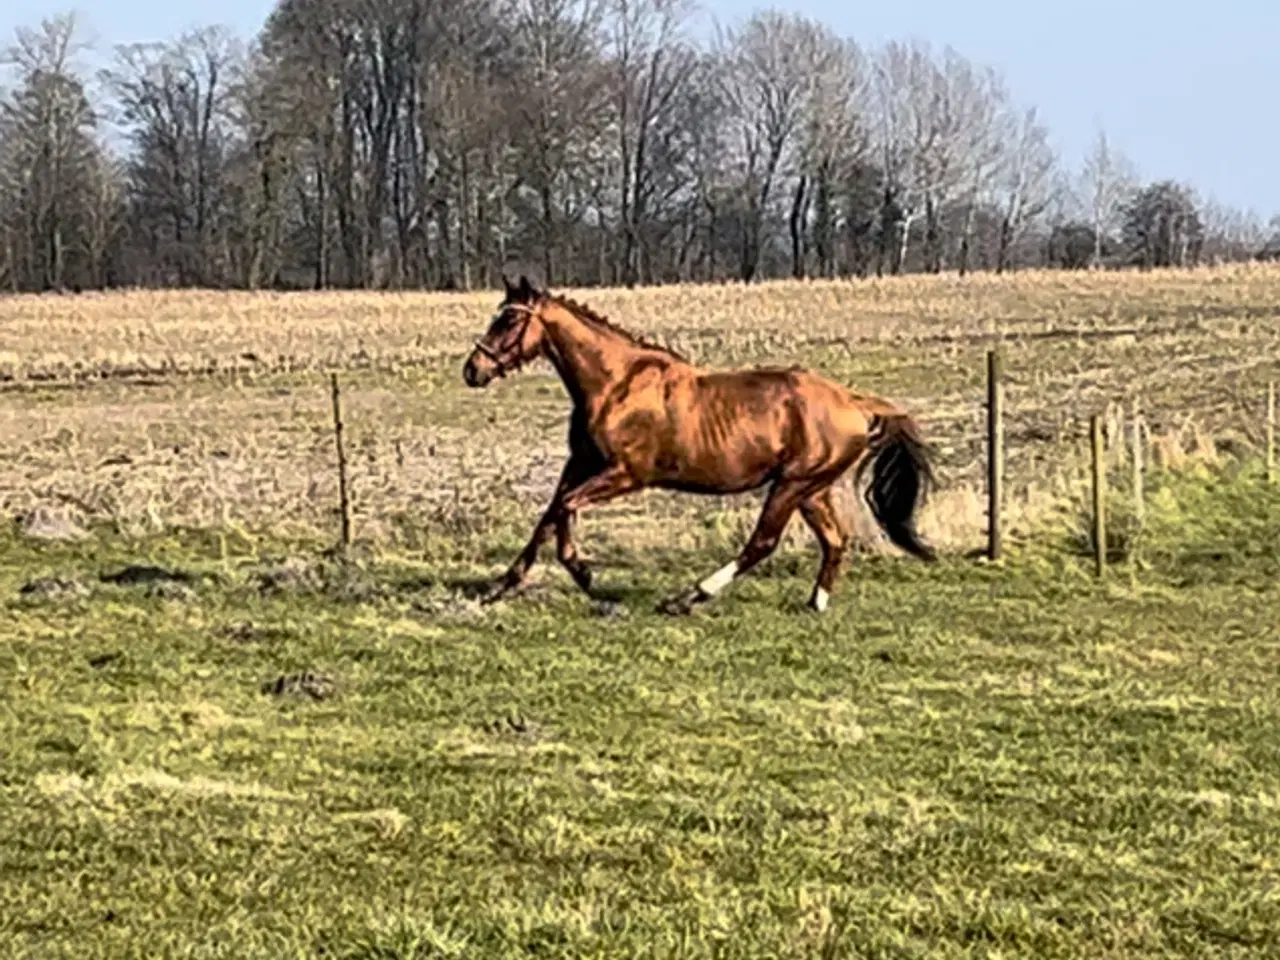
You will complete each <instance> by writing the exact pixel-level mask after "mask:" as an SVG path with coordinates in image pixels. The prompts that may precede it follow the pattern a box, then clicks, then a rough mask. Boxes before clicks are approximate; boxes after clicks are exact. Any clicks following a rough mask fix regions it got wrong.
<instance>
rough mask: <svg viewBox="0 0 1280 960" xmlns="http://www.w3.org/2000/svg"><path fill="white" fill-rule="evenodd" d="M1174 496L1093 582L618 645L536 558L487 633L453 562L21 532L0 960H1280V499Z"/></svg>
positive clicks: (638, 627)
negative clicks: (1128, 551)
mask: <svg viewBox="0 0 1280 960" xmlns="http://www.w3.org/2000/svg"><path fill="white" fill-rule="evenodd" d="M1164 482H1165V483H1166V484H1167V486H1166V487H1160V488H1156V487H1153V490H1152V492H1151V500H1150V507H1149V522H1148V525H1147V529H1146V531H1145V532H1144V533H1143V535H1142V536H1141V537H1139V538H1138V539H1137V540H1136V541H1134V543H1133V545H1132V561H1131V562H1130V561H1129V560H1126V561H1123V562H1119V563H1117V564H1116V565H1115V567H1114V568H1113V570H1112V572H1111V576H1110V578H1109V580H1108V582H1107V583H1105V584H1098V583H1096V582H1095V581H1094V580H1093V579H1092V578H1091V576H1090V574H1089V565H1088V561H1087V558H1085V557H1081V556H1077V555H1074V554H1072V552H1071V544H1072V538H1073V535H1074V534H1073V529H1072V526H1071V524H1070V523H1067V524H1064V525H1060V526H1059V527H1055V528H1054V529H1052V530H1048V531H1046V532H1045V535H1044V538H1043V539H1042V540H1040V541H1039V542H1038V543H1037V544H1035V545H1029V546H1021V547H1017V548H1016V549H1014V550H1013V551H1012V552H1011V554H1010V556H1009V558H1008V559H1007V561H1005V562H1003V563H1002V564H1000V565H984V564H979V563H974V562H972V561H968V560H962V559H958V558H956V559H949V560H947V561H945V562H944V563H942V564H940V565H938V566H936V567H928V566H925V565H923V564H919V563H915V562H913V561H910V560H900V559H897V558H892V559H861V558H859V559H855V560H854V562H853V564H852V565H851V567H850V569H849V570H848V572H847V573H846V575H845V577H844V579H843V580H842V582H841V584H840V587H839V590H838V593H837V595H836V597H835V599H834V602H833V606H832V609H831V611H830V612H829V613H828V615H827V616H826V617H825V618H817V617H815V616H813V615H812V614H810V613H808V612H807V611H805V610H804V609H803V608H802V603H803V601H804V600H805V598H806V597H807V594H808V590H809V587H810V583H811V577H812V573H813V568H814V565H815V563H816V554H815V552H814V551H812V549H809V550H807V551H802V552H791V553H788V554H787V555H784V556H779V557H778V558H776V559H775V560H774V561H772V562H770V563H769V564H767V565H766V566H765V567H763V568H761V569H760V570H759V571H758V572H757V574H755V575H753V576H752V577H750V578H748V579H746V580H744V581H741V582H740V583H738V584H736V585H735V586H734V587H733V588H732V589H731V591H729V593H728V594H726V595H725V596H724V597H723V598H722V600H720V601H717V605H715V606H713V607H712V608H710V609H709V610H707V611H706V612H704V613H700V614H697V615H695V616H693V617H690V618H687V619H683V620H670V619H667V618H663V617H661V616H659V615H657V614H655V613H652V612H651V611H652V608H653V605H654V603H655V602H656V601H657V600H658V599H659V598H660V597H662V596H664V595H665V594H666V593H668V592H669V591H671V590H674V589H676V588H677V587H679V586H683V585H684V584H685V581H686V580H687V579H689V578H690V577H692V576H695V575H698V574H701V573H702V572H705V571H708V570H710V569H713V568H714V566H715V565H718V564H719V563H720V562H723V559H724V558H723V557H722V556H711V555H702V556H676V555H673V554H663V555H659V554H654V555H652V556H649V555H647V554H646V555H645V556H644V557H643V561H642V560H641V558H640V557H639V556H638V555H637V556H633V557H631V558H629V560H628V558H620V560H619V562H617V563H615V564H614V565H611V566H605V567H602V568H601V569H600V570H599V572H598V576H599V578H600V580H601V582H602V583H603V584H604V585H606V586H608V587H610V588H614V589H616V591H617V592H618V593H619V595H620V596H621V598H622V603H623V607H624V611H625V612H624V614H623V615H621V616H603V615H601V614H600V611H597V610H593V608H592V606H591V604H590V602H589V601H588V600H587V599H586V598H584V597H582V596H581V595H580V594H577V593H575V592H574V591H573V590H572V589H571V588H570V587H569V586H568V581H567V578H566V577H564V576H563V575H562V574H561V573H560V572H559V571H558V570H555V569H553V567H554V565H553V563H552V562H550V558H549V557H548V558H547V559H548V561H549V562H548V564H547V566H544V567H539V569H538V575H537V580H538V583H539V585H538V586H537V587H535V588H534V589H532V590H531V591H530V592H529V593H528V594H526V595H524V596H522V597H519V598H517V599H515V600H513V601H511V602H510V603H509V604H506V605H504V606H501V607H499V608H494V609H491V610H485V611H480V610H479V609H477V608H475V607H473V606H471V605H469V604H468V603H466V602H464V601H461V600H459V599H457V596H456V593H455V589H454V588H455V586H456V582H455V581H457V580H458V579H461V578H466V577H468V576H474V575H475V574H477V573H479V572H482V571H481V570H480V569H479V568H478V567H476V566H474V565H471V566H468V565H467V564H465V563H460V562H459V563H452V564H450V563H446V562H445V560H444V559H437V560H435V561H433V562H414V561H413V560H412V559H411V558H403V557H401V558H397V557H380V558H378V559H376V560H365V561H362V562H361V563H360V565H359V566H358V567H357V568H356V569H354V570H349V571H346V572H343V571H341V570H339V569H338V568H337V567H336V566H334V565H332V564H327V565H323V564H322V565H320V566H318V567H317V568H315V571H314V572H315V574H316V579H315V580H314V582H310V581H308V582H305V583H299V584H295V585H294V589H290V590H286V591H284V592H278V593H263V591H261V590H260V589H259V588H258V587H257V586H256V585H255V582H254V574H255V571H256V570H258V569H259V568H261V567H263V566H269V565H270V561H269V560H268V559H267V558H265V557H263V556H261V555H249V554H243V555H241V554H237V552H236V551H237V550H243V549H247V547H244V546H242V545H241V544H240V541H239V540H236V539H234V538H232V539H231V540H230V542H229V543H227V546H226V549H225V551H224V549H223V547H222V543H223V542H225V541H219V540H218V539H217V538H216V537H214V536H212V535H209V534H201V533H189V534H175V535H171V536H169V537H167V538H164V539H158V540H155V541H147V542H124V541H122V540H119V539H116V538H113V537H112V536H111V535H109V534H106V533H103V534H102V535H100V536H98V537H96V538H95V539H94V540H93V541H92V542H91V544H90V545H88V546H86V545H44V546H33V545H31V544H28V543H25V542H20V541H19V540H17V539H15V538H14V537H13V536H12V535H6V537H7V538H6V539H4V541H3V543H0V551H2V552H0V556H3V561H2V564H3V566H2V567H0V596H3V597H4V598H6V599H5V600H4V601H3V603H4V606H3V608H0V630H2V633H0V678H2V679H3V684H4V688H3V697H2V698H0V956H4V957H6V958H8V957H13V958H18V957H39V958H54V957H112V958H124V957H235V958H258V957H261V958H267V957H271V958H279V957H327V958H332V957H341V958H418V960H421V958H427V957H486V958H488V957H508V956H538V957H623V956H625V957H704V956H705V957H761V958H763V957H961V956H964V957H970V956H971V957H997V956H999V957H1013V956H1026V957H1082V956H1089V957H1139V956H1143V957H1168V956H1185V957H1214V956H1237V957H1260V956H1266V955H1271V956H1276V955H1280V895H1278V894H1277V879H1280V688H1278V687H1277V683H1276V665H1277V663H1280V627H1278V626H1277V624H1280V598H1278V597H1277V591H1276V586H1277V583H1278V578H1280V554H1278V552H1277V545H1276V538H1275V531H1276V530H1277V529H1280V493H1277V492H1276V491H1275V490H1268V489H1266V488H1265V487H1264V486H1263V485H1262V484H1261V483H1260V482H1259V481H1258V480H1257V479H1256V478H1254V477H1253V475H1252V474H1251V473H1248V472H1245V473H1243V474H1237V475H1233V474H1231V473H1212V474H1211V473H1207V472H1200V473H1189V474H1187V475H1185V476H1181V477H1176V478H1166V479H1165V481H1164ZM521 532H523V531H522V530H520V529H517V528H516V527H512V528H511V529H508V530H503V531H498V532H497V533H496V534H495V536H496V537H497V538H498V539H499V540H500V541H501V542H512V543H516V542H519V535H520V533H521ZM274 546H275V548H276V553H277V554H279V555H285V554H290V555H299V554H302V553H303V552H304V551H305V550H306V547H305V545H299V544H276V545H274ZM311 552H312V555H315V550H314V548H312V551H311ZM431 556H432V557H437V558H439V557H442V556H443V555H442V554H441V553H440V552H439V551H435V552H433V553H431ZM659 556H661V558H662V560H663V563H661V564H657V563H656V562H655V561H656V560H657V559H658V557H659ZM623 560H626V561H627V562H626V563H623V562H621V561H623ZM131 562H143V563H154V564H160V565H168V566H173V567H179V568H182V569H186V570H194V571H202V572H204V573H207V574H208V576H207V577H206V578H204V579H201V580H200V581H198V582H196V583H195V584H193V585H192V587H191V588H190V589H191V591H192V593H191V594H189V595H185V596H184V595H179V596H177V597H170V598H165V597H164V596H154V595H151V593H150V592H149V591H148V590H147V589H146V588H145V587H140V586H132V587H130V586H112V585H107V584H101V583H98V582H97V577H98V575H99V574H101V573H104V572H109V571H111V570H114V569H117V568H119V567H120V566H123V565H124V564H126V563H131ZM483 572H493V571H492V568H485V570H484V571H483ZM43 575H57V576H64V577H75V578H78V579H80V580H81V581H83V582H84V583H86V584H88V585H89V586H90V587H91V592H90V593H89V595H88V596H80V597H66V598H43V599H37V598H33V597H30V596H27V595H20V594H19V593H18V588H19V586H20V585H21V584H23V583H25V582H27V581H29V580H31V579H32V578H34V577H38V576H43ZM307 670H311V671H317V672H323V673H326V674H329V675H330V676H331V677H332V678H333V681H334V683H335V692H334V694H333V696H331V697H329V698H327V699H312V698H311V697H308V696H306V695H305V694H302V695H284V696H275V695H273V694H271V693H268V692H263V690H262V685H263V683H264V682H267V681H271V680H273V679H275V678H277V677H279V676H281V675H287V674H294V673H298V672H301V671H307Z"/></svg>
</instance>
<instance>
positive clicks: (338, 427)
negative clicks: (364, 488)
mask: <svg viewBox="0 0 1280 960" xmlns="http://www.w3.org/2000/svg"><path fill="white" fill-rule="evenodd" d="M329 377H330V379H329V383H330V386H331V388H332V393H333V438H334V443H335V445H336V446H337V449H338V508H339V510H340V512H341V516H342V541H341V542H342V552H343V553H344V554H345V553H346V551H347V548H348V547H350V546H351V500H350V498H349V497H348V496H347V454H346V451H345V450H344V449H343V447H342V394H341V391H340V390H339V388H338V375H337V374H336V373H333V374H330V375H329Z"/></svg>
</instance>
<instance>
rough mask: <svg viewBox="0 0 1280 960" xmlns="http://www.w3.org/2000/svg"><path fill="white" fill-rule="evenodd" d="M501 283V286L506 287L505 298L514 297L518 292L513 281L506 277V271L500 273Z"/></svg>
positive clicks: (510, 298)
mask: <svg viewBox="0 0 1280 960" xmlns="http://www.w3.org/2000/svg"><path fill="white" fill-rule="evenodd" d="M502 285H503V287H505V288H506V291H505V292H506V294H507V299H508V300H512V299H514V298H515V295H516V293H517V292H518V288H517V287H516V285H515V284H514V283H512V282H511V280H510V278H508V277H507V275H506V273H503V274H502Z"/></svg>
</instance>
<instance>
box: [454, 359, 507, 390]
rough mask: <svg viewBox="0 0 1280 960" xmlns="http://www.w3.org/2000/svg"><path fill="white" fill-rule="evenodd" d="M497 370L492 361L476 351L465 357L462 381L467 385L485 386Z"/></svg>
mask: <svg viewBox="0 0 1280 960" xmlns="http://www.w3.org/2000/svg"><path fill="white" fill-rule="evenodd" d="M497 372H498V371H497V368H496V367H495V366H494V363H493V361H492V360H490V359H489V358H488V357H485V356H482V355H481V354H480V353H479V351H476V352H474V353H472V354H471V356H469V357H467V362H466V363H465V364H464V365H463V367H462V381H463V383H465V384H466V385H467V386H468V387H473V388H478V387H487V386H488V385H489V382H490V381H491V380H492V379H493V378H494V377H495V376H496V375H497Z"/></svg>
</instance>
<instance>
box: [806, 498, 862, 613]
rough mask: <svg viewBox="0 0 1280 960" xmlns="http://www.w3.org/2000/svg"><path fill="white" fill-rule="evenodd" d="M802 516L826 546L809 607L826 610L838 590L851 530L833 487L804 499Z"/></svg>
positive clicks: (823, 546) (822, 546) (821, 545)
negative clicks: (842, 563)
mask: <svg viewBox="0 0 1280 960" xmlns="http://www.w3.org/2000/svg"><path fill="white" fill-rule="evenodd" d="M800 515H801V516H802V517H804V521H805V523H807V524H808V525H809V529H811V530H812V531H813V533H814V536H816V537H817V538H818V545H819V546H820V547H821V548H822V567H821V568H820V569H819V571H818V581H817V583H815V584H814V587H813V595H812V596H811V597H810V598H809V606H810V607H812V608H813V609H814V610H816V611H818V612H819V613H822V612H823V611H825V610H826V609H827V604H828V602H829V601H830V600H831V594H832V592H833V590H834V589H835V584H836V577H837V576H839V574H840V563H841V561H842V560H843V559H844V552H845V549H846V547H847V546H848V543H849V534H850V530H849V527H848V524H847V523H846V521H845V519H844V517H843V516H841V514H840V511H839V510H837V509H836V505H835V503H834V502H833V500H832V488H831V487H824V488H823V489H821V490H819V491H818V492H817V493H814V494H811V495H810V496H809V497H808V498H807V499H805V500H804V501H803V502H801V504H800Z"/></svg>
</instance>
